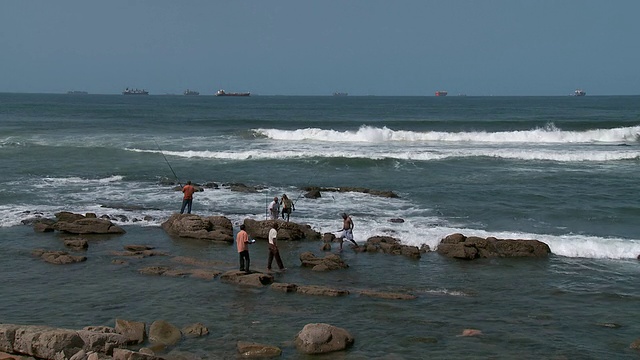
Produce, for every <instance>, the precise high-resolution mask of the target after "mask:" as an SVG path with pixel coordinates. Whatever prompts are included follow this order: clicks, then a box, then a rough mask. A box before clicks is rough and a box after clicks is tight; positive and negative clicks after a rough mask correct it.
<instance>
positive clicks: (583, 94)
mask: <svg viewBox="0 0 640 360" xmlns="http://www.w3.org/2000/svg"><path fill="white" fill-rule="evenodd" d="M585 95H587V92H586V91H584V90H582V89H576V91H574V92H573V96H585Z"/></svg>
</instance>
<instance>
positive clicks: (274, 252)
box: [267, 198, 285, 271]
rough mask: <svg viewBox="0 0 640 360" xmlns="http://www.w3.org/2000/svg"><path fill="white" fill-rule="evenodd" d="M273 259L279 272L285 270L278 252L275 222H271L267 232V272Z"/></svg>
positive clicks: (276, 225)
mask: <svg viewBox="0 0 640 360" xmlns="http://www.w3.org/2000/svg"><path fill="white" fill-rule="evenodd" d="M276 199H277V198H276ZM273 258H276V263H278V267H279V268H280V270H285V268H284V265H283V264H282V259H281V258H280V251H278V223H277V222H276V221H274V222H273V225H272V226H271V230H269V260H268V261H267V271H271V263H273Z"/></svg>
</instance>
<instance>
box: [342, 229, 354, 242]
mask: <svg viewBox="0 0 640 360" xmlns="http://www.w3.org/2000/svg"><path fill="white" fill-rule="evenodd" d="M340 237H341V238H345V239H347V240H351V241H353V230H351V229H346V230H343V231H342V235H341V236H340Z"/></svg>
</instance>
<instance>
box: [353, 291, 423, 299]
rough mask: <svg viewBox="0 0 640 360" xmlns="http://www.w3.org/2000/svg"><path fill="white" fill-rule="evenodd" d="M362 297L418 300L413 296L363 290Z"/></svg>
mask: <svg viewBox="0 0 640 360" xmlns="http://www.w3.org/2000/svg"><path fill="white" fill-rule="evenodd" d="M360 295H362V296H369V297H375V298H380V299H387V300H413V299H417V296H415V295H411V294H401V293H391V292H383V291H373V290H363V291H360Z"/></svg>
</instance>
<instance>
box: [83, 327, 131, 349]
mask: <svg viewBox="0 0 640 360" xmlns="http://www.w3.org/2000/svg"><path fill="white" fill-rule="evenodd" d="M78 335H80V337H81V338H82V340H83V341H84V347H83V350H84V351H86V352H89V351H95V352H100V353H104V354H107V355H111V354H113V349H115V348H121V347H125V346H126V345H127V338H126V337H124V336H122V335H120V334H116V333H104V332H96V331H90V330H79V331H78Z"/></svg>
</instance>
